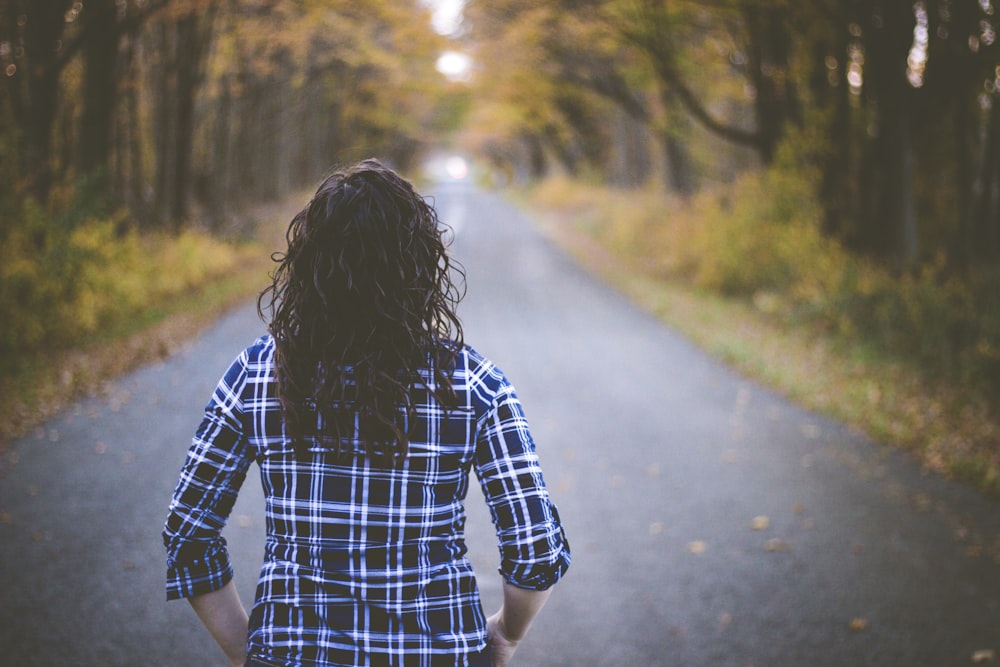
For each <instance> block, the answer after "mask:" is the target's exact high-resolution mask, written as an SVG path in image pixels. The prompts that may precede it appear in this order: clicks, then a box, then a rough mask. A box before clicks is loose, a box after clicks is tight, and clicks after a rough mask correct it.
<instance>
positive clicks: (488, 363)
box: [458, 344, 508, 391]
mask: <svg viewBox="0 0 1000 667" xmlns="http://www.w3.org/2000/svg"><path fill="white" fill-rule="evenodd" d="M458 371H459V373H460V374H464V375H465V379H466V382H467V383H468V384H469V385H471V386H481V387H484V388H490V389H492V390H493V391H496V390H498V389H499V388H500V387H501V386H503V385H505V384H507V383H508V381H507V377H506V376H505V375H504V373H503V371H502V370H500V368H499V367H498V366H497V365H496V364H495V363H493V361H492V360H491V359H490V358H489V357H487V356H486V355H485V354H483V353H482V352H480V351H478V350H477V349H476V348H474V347H472V346H471V345H468V344H465V345H463V346H462V349H461V351H460V353H459V363H458Z"/></svg>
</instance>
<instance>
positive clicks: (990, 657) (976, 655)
mask: <svg viewBox="0 0 1000 667" xmlns="http://www.w3.org/2000/svg"><path fill="white" fill-rule="evenodd" d="M996 658H997V652H996V651H994V650H993V649H991V648H984V649H980V650H978V651H973V652H972V662H975V663H980V662H993V661H994V660H996Z"/></svg>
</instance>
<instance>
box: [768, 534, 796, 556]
mask: <svg viewBox="0 0 1000 667" xmlns="http://www.w3.org/2000/svg"><path fill="white" fill-rule="evenodd" d="M791 550H792V545H791V544H789V543H788V542H786V541H785V540H779V539H778V538H777V537H774V538H771V539H770V540H768V541H767V542H766V543H765V544H764V551H767V552H769V553H773V552H775V551H791Z"/></svg>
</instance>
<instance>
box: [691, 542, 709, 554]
mask: <svg viewBox="0 0 1000 667" xmlns="http://www.w3.org/2000/svg"><path fill="white" fill-rule="evenodd" d="M707 548H708V545H707V544H705V543H704V542H702V541H701V540H695V541H694V542H689V543H688V551H690V552H691V553H693V554H695V555H698V554H703V553H705V549H707Z"/></svg>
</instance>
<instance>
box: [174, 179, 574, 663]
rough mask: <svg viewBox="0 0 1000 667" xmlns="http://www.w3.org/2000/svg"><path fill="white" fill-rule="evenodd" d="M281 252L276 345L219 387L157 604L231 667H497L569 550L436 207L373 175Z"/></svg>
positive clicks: (305, 224) (353, 184) (268, 343)
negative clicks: (208, 641)
mask: <svg viewBox="0 0 1000 667" xmlns="http://www.w3.org/2000/svg"><path fill="white" fill-rule="evenodd" d="M287 241H288V249H287V251H286V252H285V253H284V254H278V255H276V256H275V260H276V261H277V262H279V264H278V267H277V269H276V270H275V272H274V274H273V283H272V284H271V285H270V286H269V287H268V288H267V289H266V290H264V292H263V293H262V294H261V297H260V299H259V300H258V309H259V311H260V312H261V316H262V317H263V318H264V319H265V320H269V331H270V334H269V335H266V336H264V337H262V338H260V339H259V340H257V341H256V342H255V343H253V345H251V346H250V347H248V348H247V349H246V350H244V351H243V353H242V354H240V355H239V357H238V358H237V359H236V361H235V362H234V363H233V364H232V366H231V367H230V368H229V370H228V371H227V372H226V374H225V376H224V377H223V378H222V380H221V381H220V382H219V385H218V387H217V388H216V390H215V393H214V394H213V396H212V398H211V400H210V401H209V403H208V405H207V407H206V410H205V416H204V419H203V420H202V422H201V425H200V427H199V428H198V430H197V433H196V435H195V437H194V439H193V441H192V444H191V448H190V449H189V451H188V455H187V460H186V462H185V464H184V467H183V470H182V471H181V475H180V480H179V482H178V485H177V488H176V490H175V492H174V496H173V499H172V501H171V504H170V512H169V515H168V517H167V521H166V525H165V528H164V531H163V539H164V544H165V545H166V548H167V565H168V574H167V597H168V599H175V598H180V597H187V598H189V599H190V602H191V604H192V606H193V607H194V609H195V611H196V612H197V614H198V616H199V618H200V619H201V620H202V622H203V623H204V624H205V626H206V627H207V628H208V630H209V632H210V633H211V634H212V636H213V637H214V638H215V639H216V641H217V642H218V643H219V645H220V647H221V648H222V649H223V651H224V652H225V654H226V656H227V658H228V659H229V661H230V662H231V664H232V665H234V666H236V665H244V664H246V665H265V666H266V665H295V666H297V665H304V666H305V665H308V666H313V665H407V666H409V665H420V666H432V665H433V666H435V667H436V666H438V665H493V666H494V667H500V666H502V665H505V664H507V662H508V661H509V660H510V658H511V656H512V655H513V653H514V651H515V649H516V648H517V644H518V642H519V641H520V640H521V638H522V637H523V636H524V634H525V633H526V632H527V630H528V627H529V626H530V624H531V621H532V619H533V618H534V616H535V615H536V614H537V612H538V611H539V610H540V609H541V607H542V605H543V604H544V602H545V599H546V597H547V595H548V592H549V589H550V587H551V586H552V585H553V584H555V583H556V581H558V580H559V579H560V577H562V575H563V574H564V573H565V571H566V569H567V568H568V567H569V563H570V552H569V545H568V543H567V541H566V539H565V536H564V533H563V529H562V527H561V525H560V523H559V516H558V513H557V511H556V508H555V506H554V505H553V504H552V502H551V501H550V499H549V495H548V492H547V491H546V488H545V484H544V481H543V478H542V471H541V469H540V468H539V465H538V459H537V457H536V454H535V449H534V444H533V442H532V439H531V435H530V433H529V431H528V425H527V422H526V420H525V418H524V413H523V410H522V407H521V404H520V403H519V401H518V398H517V395H516V394H515V392H514V389H513V387H512V386H511V384H510V383H509V382H508V380H507V378H506V377H505V376H504V375H503V373H502V372H501V371H500V370H499V369H498V368H497V367H496V366H494V365H493V364H492V363H490V361H489V360H488V359H486V358H485V357H483V356H482V355H480V354H479V353H478V352H476V351H475V350H474V349H472V348H471V347H469V346H467V345H465V344H464V342H463V338H462V327H461V323H460V322H459V319H458V317H457V316H456V314H455V307H456V306H457V303H458V301H459V299H460V296H461V295H460V294H459V290H458V289H457V287H456V285H455V283H453V282H452V278H451V271H452V270H453V266H452V263H451V262H450V260H449V258H448V256H447V254H446V252H445V247H444V243H443V241H442V238H441V230H440V228H439V224H438V219H437V216H436V214H435V212H434V210H433V209H432V208H431V207H430V206H429V205H428V204H427V202H426V201H425V200H424V199H423V198H422V197H421V196H419V195H418V194H417V193H416V192H415V191H414V190H413V187H412V186H411V185H410V184H409V183H408V182H407V181H405V180H403V179H402V178H400V177H399V176H398V175H397V174H395V173H394V172H393V171H391V170H390V169H388V168H386V167H384V166H382V165H381V164H379V163H378V162H377V161H374V160H367V161H365V162H362V163H360V164H358V165H355V166H354V167H351V168H349V169H346V170H344V171H340V172H337V173H335V174H333V175H332V176H330V177H329V178H327V179H326V180H325V181H324V182H323V184H322V185H321V186H320V187H319V189H318V190H317V192H316V194H315V195H314V196H313V198H312V199H311V201H310V202H309V204H308V205H307V206H306V208H305V209H303V210H302V211H301V212H300V213H299V214H298V215H296V216H295V218H294V219H293V220H292V222H291V225H290V226H289V228H288V233H287ZM459 273H460V270H459ZM252 462H256V463H257V464H258V466H259V467H260V473H261V481H262V484H263V488H264V493H265V497H266V523H267V540H266V544H265V558H264V564H263V567H262V570H261V573H260V579H259V583H258V587H257V594H256V600H255V603H254V607H253V611H252V613H251V615H250V616H249V618H248V617H247V614H246V611H245V610H244V609H243V606H242V604H241V602H240V600H239V597H238V595H237V593H236V589H235V586H234V584H233V582H232V577H233V573H232V568H231V565H230V562H229V557H228V554H227V552H226V543H225V540H224V539H223V538H222V537H221V531H222V528H223V526H224V525H225V521H226V519H227V517H228V515H229V513H230V511H231V509H232V506H233V502H234V501H235V499H236V494H237V493H238V491H239V488H240V486H241V484H242V482H243V480H244V477H245V475H246V472H247V469H248V467H249V466H250V464H251V463H252ZM470 470H474V471H475V474H476V476H477V477H478V478H479V482H480V484H481V486H482V488H483V492H484V495H485V497H486V501H487V504H488V506H489V509H490V513H491V516H492V519H493V522H494V524H495V526H496V529H497V536H498V540H499V547H500V554H501V565H500V573H501V575H502V576H503V579H504V584H503V591H504V593H503V603H502V605H501V608H500V609H499V610H498V611H497V612H496V613H495V614H493V615H492V616H490V617H489V618H486V616H485V614H484V613H483V610H482V605H481V604H480V600H479V593H478V588H477V585H476V580H475V577H474V574H473V571H472V567H471V565H470V564H469V562H468V560H467V559H466V558H465V553H466V547H465V543H464V523H465V512H464V509H463V506H462V502H463V500H464V498H465V495H466V491H467V489H468V484H469V473H470ZM248 628H249V633H248Z"/></svg>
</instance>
